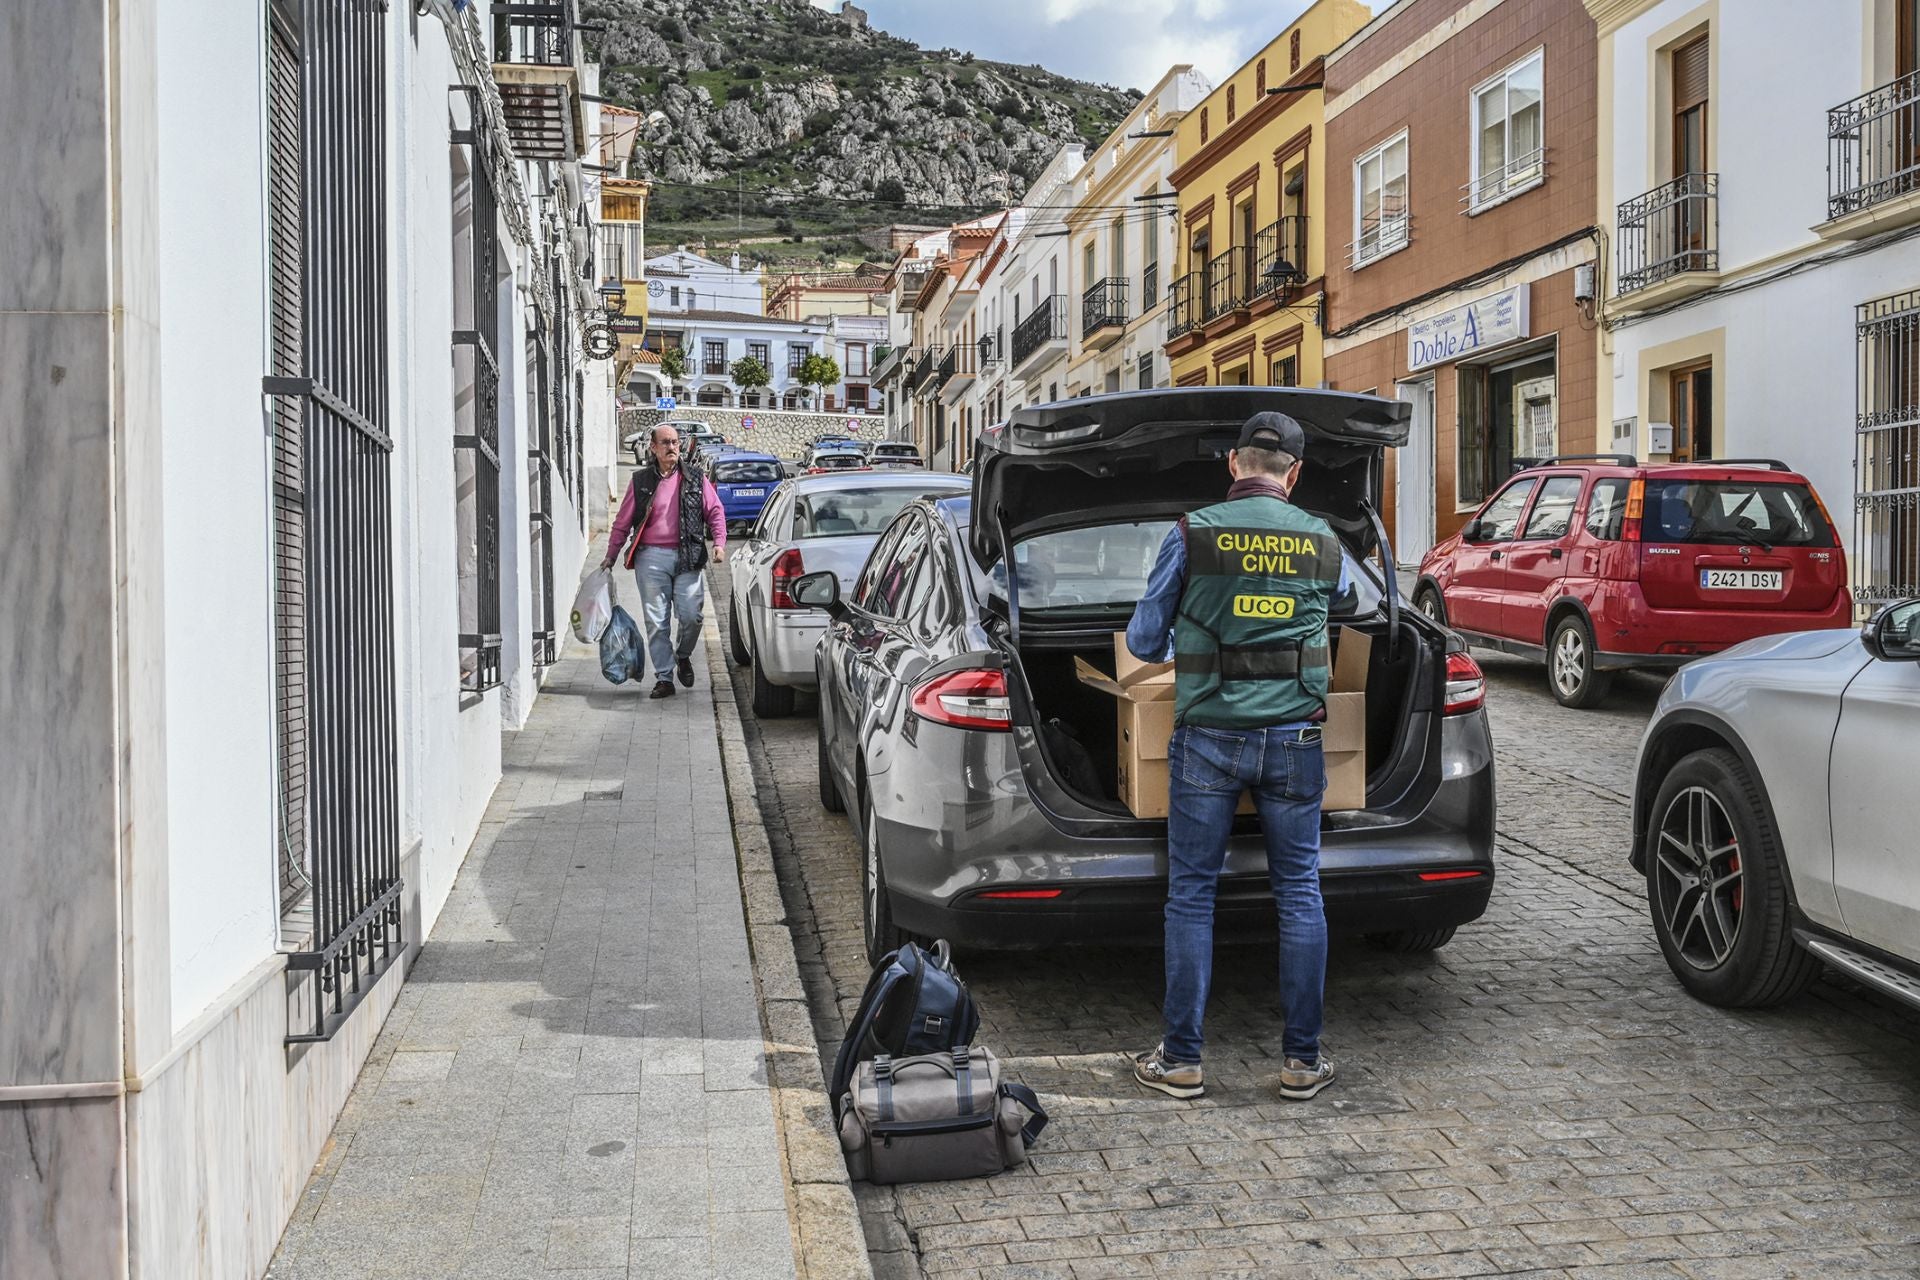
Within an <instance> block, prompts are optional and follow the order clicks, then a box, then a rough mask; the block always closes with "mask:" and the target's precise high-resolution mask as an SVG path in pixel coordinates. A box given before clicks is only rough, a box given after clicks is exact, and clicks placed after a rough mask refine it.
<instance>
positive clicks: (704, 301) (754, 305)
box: [646, 249, 767, 316]
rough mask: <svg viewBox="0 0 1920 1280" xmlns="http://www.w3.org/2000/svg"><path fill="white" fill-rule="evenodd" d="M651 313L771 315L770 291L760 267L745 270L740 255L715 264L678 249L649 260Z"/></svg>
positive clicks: (647, 274) (649, 307) (649, 304)
mask: <svg viewBox="0 0 1920 1280" xmlns="http://www.w3.org/2000/svg"><path fill="white" fill-rule="evenodd" d="M646 280H647V300H648V311H649V312H650V313H651V314H654V315H661V316H665V315H672V314H675V313H678V312H686V311H728V312H733V313H735V314H737V315H750V316H763V315H765V314H766V313H767V305H766V289H765V286H764V284H763V283H762V281H761V278H760V272H759V270H758V269H757V268H749V269H747V270H744V271H743V270H741V268H740V255H739V254H737V253H736V254H734V255H733V258H732V260H731V263H730V264H729V263H721V262H715V261H714V260H713V259H712V258H707V257H702V256H701V255H700V254H697V253H695V252H693V250H691V249H675V250H673V251H672V252H671V253H662V254H656V255H655V256H653V257H651V258H648V259H647V268H646Z"/></svg>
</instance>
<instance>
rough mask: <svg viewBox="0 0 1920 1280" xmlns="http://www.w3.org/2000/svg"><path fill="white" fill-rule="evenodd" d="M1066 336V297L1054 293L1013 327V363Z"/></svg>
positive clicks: (1017, 362)
mask: <svg viewBox="0 0 1920 1280" xmlns="http://www.w3.org/2000/svg"><path fill="white" fill-rule="evenodd" d="M1066 336H1067V298H1066V295H1065V294H1061V293H1056V294H1054V295H1053V296H1052V297H1050V298H1048V299H1047V300H1046V301H1045V302H1042V303H1041V304H1040V305H1039V306H1038V307H1036V308H1034V312H1033V314H1032V315H1030V316H1028V317H1027V318H1026V319H1025V320H1022V321H1021V322H1020V323H1019V324H1017V325H1015V326H1014V327H1013V363H1014V364H1015V365H1016V366H1017V365H1019V364H1021V363H1023V362H1024V361H1025V360H1026V358H1027V357H1028V356H1030V355H1032V354H1033V353H1034V352H1036V351H1038V350H1039V349H1040V348H1041V347H1043V346H1045V345H1046V344H1047V343H1049V342H1052V341H1054V340H1055V339H1057V338H1064V337H1066Z"/></svg>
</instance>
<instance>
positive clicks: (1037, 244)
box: [995, 142, 1087, 412]
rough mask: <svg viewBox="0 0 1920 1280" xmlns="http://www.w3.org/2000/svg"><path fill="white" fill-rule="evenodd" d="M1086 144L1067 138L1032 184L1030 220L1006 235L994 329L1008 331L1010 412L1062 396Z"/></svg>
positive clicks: (1027, 202)
mask: <svg viewBox="0 0 1920 1280" xmlns="http://www.w3.org/2000/svg"><path fill="white" fill-rule="evenodd" d="M1086 164H1087V149H1086V148H1085V147H1084V146H1082V145H1081V144H1080V143H1077V142H1075V143H1069V144H1068V145H1067V146H1064V147H1062V148H1060V150H1059V151H1058V152H1056V153H1055V154H1054V157H1053V159H1051V160H1049V161H1048V162H1047V167H1046V168H1045V169H1043V170H1041V171H1040V176H1039V177H1038V178H1036V179H1034V181H1033V185H1032V186H1031V187H1029V188H1028V189H1027V194H1026V196H1025V197H1024V198H1023V199H1022V201H1021V205H1022V206H1023V208H1024V209H1025V212H1026V217H1025V220H1024V221H1023V222H1022V223H1021V224H1020V226H1019V227H1018V229H1017V231H1016V233H1015V234H1014V235H1013V236H1012V238H1011V239H1010V240H1009V242H1008V247H1007V253H1006V258H1005V261H1004V263H1003V264H1002V265H1001V266H1000V267H999V269H998V276H999V287H998V293H999V302H998V304H997V305H996V307H995V312H996V318H995V324H996V328H997V327H998V325H999V324H1002V323H1004V324H1005V325H1006V330H1007V355H1006V361H1005V364H1004V366H1003V368H1004V373H1003V384H1002V386H1001V387H1000V395H1001V396H1002V397H1003V398H1004V403H1005V406H1006V410H1007V412H1012V411H1013V410H1015V409H1019V408H1024V407H1025V406H1027V405H1034V404H1045V403H1046V402H1048V401H1050V400H1058V399H1060V398H1061V395H1062V389H1063V388H1064V387H1065V386H1066V372H1067V371H1066V368H1065V367H1064V366H1065V361H1066V358H1067V340H1068V336H1069V334H1070V333H1071V331H1072V330H1071V319H1070V316H1069V311H1068V306H1069V301H1070V300H1069V297H1068V292H1067V291H1068V290H1069V289H1071V288H1072V284H1073V264H1072V259H1071V258H1070V257H1069V250H1068V247H1067V243H1068V236H1067V223H1066V217H1067V213H1068V212H1069V211H1070V210H1071V209H1072V208H1073V207H1074V206H1075V205H1077V204H1079V203H1080V202H1081V200H1082V199H1083V198H1084V196H1085V192H1086V182H1085V178H1084V175H1083V171H1084V170H1085V168H1086Z"/></svg>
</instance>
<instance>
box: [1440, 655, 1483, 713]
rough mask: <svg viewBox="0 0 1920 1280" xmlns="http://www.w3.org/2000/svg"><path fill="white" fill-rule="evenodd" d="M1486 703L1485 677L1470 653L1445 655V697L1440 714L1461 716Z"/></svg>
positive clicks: (1476, 709)
mask: <svg viewBox="0 0 1920 1280" xmlns="http://www.w3.org/2000/svg"><path fill="white" fill-rule="evenodd" d="M1486 703H1487V677H1486V675H1485V674H1484V673H1483V672H1482V671H1481V670H1480V664H1479V663H1477V662H1475V661H1474V660H1473V655H1472V654H1467V653H1450V654H1448V655H1447V697H1446V703H1445V705H1444V706H1443V707H1442V709H1441V714H1442V715H1449V716H1462V715H1465V714H1466V713H1467V712H1469V711H1478V710H1479V709H1480V708H1481V707H1483V706H1485V705H1486Z"/></svg>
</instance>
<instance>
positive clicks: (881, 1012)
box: [828, 940, 980, 1119]
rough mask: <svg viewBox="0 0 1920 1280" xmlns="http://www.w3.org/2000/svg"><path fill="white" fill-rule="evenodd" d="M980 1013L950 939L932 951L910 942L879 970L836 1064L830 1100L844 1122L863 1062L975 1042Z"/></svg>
mask: <svg viewBox="0 0 1920 1280" xmlns="http://www.w3.org/2000/svg"><path fill="white" fill-rule="evenodd" d="M979 1029H980V1013H979V1011H978V1010H977V1009H975V1008H974V1007H973V996H972V995H970V994H969V993H968V991H967V984H966V983H964V982H962V981H961V980H960V975H959V974H957V973H955V972H954V970H953V959H952V952H951V949H950V948H949V947H948V946H947V944H946V942H945V941H944V940H942V941H939V942H936V943H934V944H933V949H932V950H930V951H929V950H927V949H926V948H924V947H921V946H919V945H918V944H916V943H912V942H909V943H908V944H907V945H906V946H904V947H901V948H900V949H899V950H898V951H894V952H891V953H889V954H888V955H887V956H886V957H885V958H883V959H882V960H881V961H880V963H879V964H877V965H875V966H874V969H873V976H871V977H869V978H868V979H867V989H866V991H865V992H863V993H862V994H861V996H860V1007H859V1008H858V1009H857V1010H855V1012H854V1015H853V1021H852V1022H851V1023H849V1024H848V1026H847V1038H846V1039H845V1040H843V1041H841V1042H840V1053H839V1056H838V1057H836V1058H835V1059H834V1062H833V1079H832V1080H831V1081H830V1082H829V1086H828V1087H829V1096H830V1097H832V1099H833V1105H834V1112H835V1118H836V1119H837V1118H838V1115H839V1108H840V1103H841V1100H842V1098H843V1097H844V1096H845V1095H846V1093H847V1090H848V1089H849V1088H850V1087H851V1085H852V1083H853V1076H854V1073H855V1072H856V1071H857V1070H858V1069H859V1066H860V1064H861V1063H862V1062H865V1061H867V1060H868V1059H870V1058H874V1057H877V1056H878V1055H881V1054H887V1055H890V1056H892V1057H895V1058H909V1057H913V1056H915V1055H917V1054H927V1053H944V1052H946V1051H948V1050H950V1049H955V1048H959V1047H961V1046H963V1045H969V1044H972V1043H973V1036H974V1033H975V1032H976V1031H978V1030H979Z"/></svg>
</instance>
